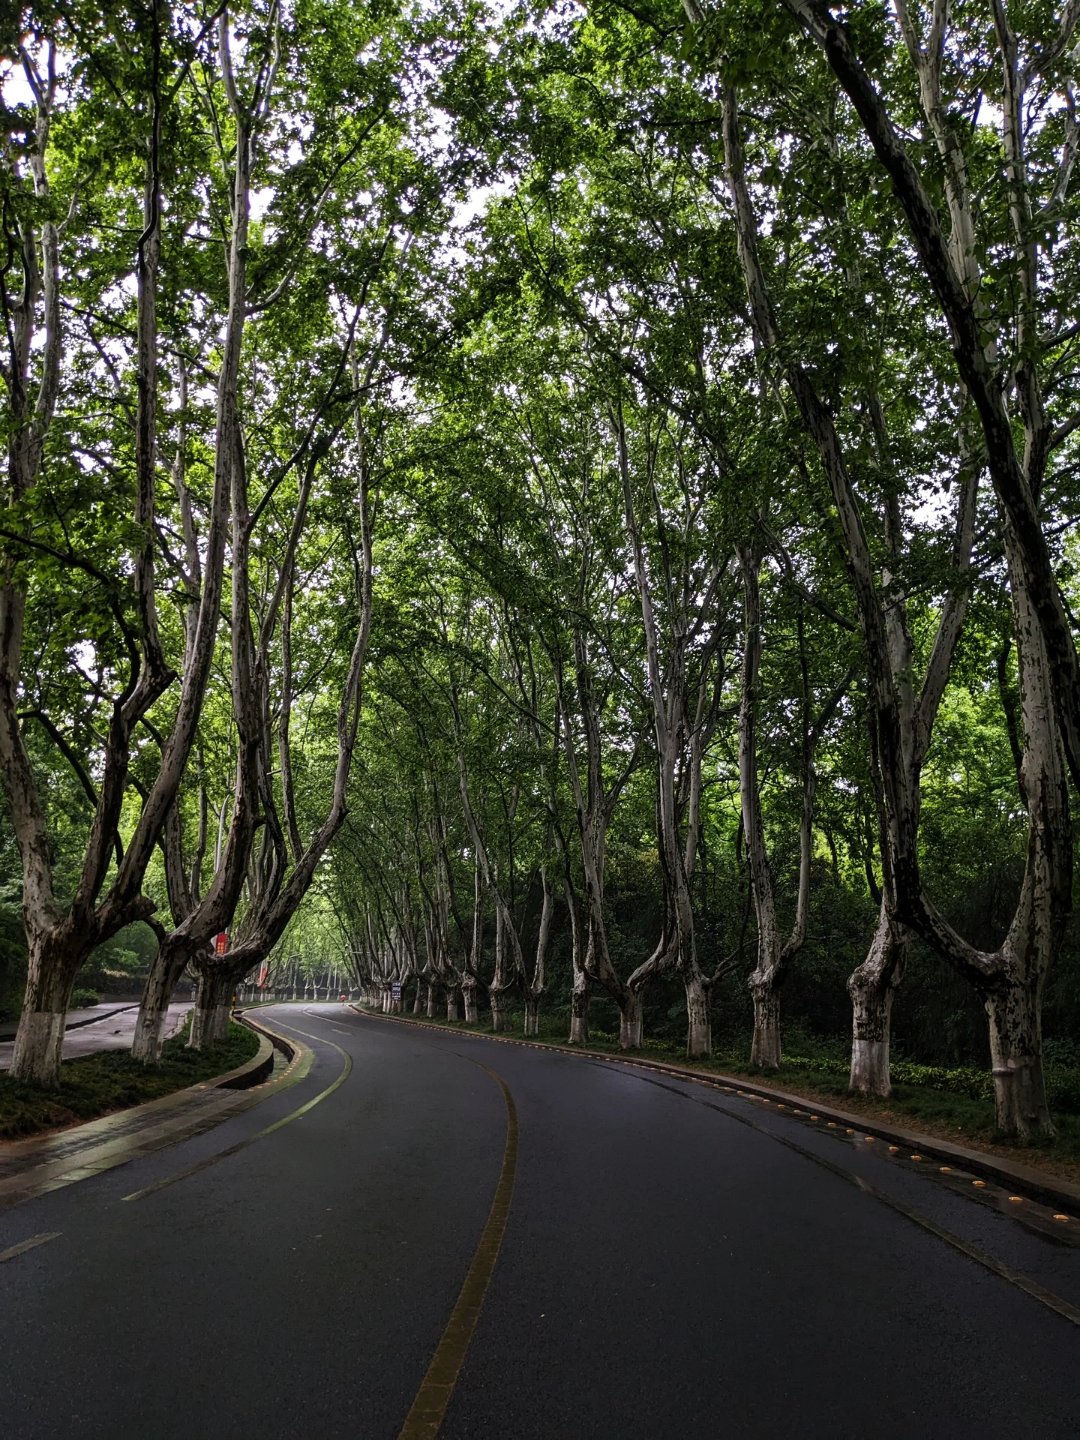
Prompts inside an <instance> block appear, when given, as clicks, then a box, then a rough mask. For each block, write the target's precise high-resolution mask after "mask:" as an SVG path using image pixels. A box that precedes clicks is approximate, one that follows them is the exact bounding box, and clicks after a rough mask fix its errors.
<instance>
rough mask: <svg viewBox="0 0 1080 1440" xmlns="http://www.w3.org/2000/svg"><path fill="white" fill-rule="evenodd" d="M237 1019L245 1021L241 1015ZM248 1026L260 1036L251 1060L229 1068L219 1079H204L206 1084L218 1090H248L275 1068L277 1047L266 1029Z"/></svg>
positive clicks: (241, 1021)
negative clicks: (232, 1068)
mask: <svg viewBox="0 0 1080 1440" xmlns="http://www.w3.org/2000/svg"><path fill="white" fill-rule="evenodd" d="M237 1020H238V1022H239V1023H240V1024H241V1025H243V1024H244V1023H245V1022H244V1021H243V1020H241V1019H240V1017H239V1016H237ZM247 1028H248V1029H249V1030H252V1031H254V1032H255V1034H257V1035H258V1037H259V1048H258V1050H256V1052H255V1054H254V1055H253V1056H252V1057H251V1059H250V1060H245V1061H244V1063H243V1065H237V1067H236V1069H235V1070H227V1071H226V1072H225V1074H224V1075H222V1076H220V1077H219V1078H218V1079H217V1080H204V1081H203V1084H204V1085H213V1086H214V1087H215V1088H216V1089H218V1090H246V1089H248V1087H249V1086H251V1085H257V1084H258V1083H259V1081H260V1080H265V1079H266V1077H267V1076H268V1075H269V1074H270V1072H271V1071H272V1070H273V1068H274V1051H275V1049H276V1048H277V1047H276V1046H275V1045H274V1043H273V1041H272V1040H271V1039H270V1036H269V1035H267V1034H266V1032H265V1031H261V1030H256V1029H255V1026H254V1025H248V1026H247Z"/></svg>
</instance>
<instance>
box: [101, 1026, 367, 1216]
mask: <svg viewBox="0 0 1080 1440" xmlns="http://www.w3.org/2000/svg"><path fill="white" fill-rule="evenodd" d="M274 1023H275V1024H276V1025H278V1026H279V1027H280V1029H282V1030H291V1031H293V1033H294V1034H296V1035H303V1036H304V1037H305V1038H306V1039H308V1040H316V1041H318V1042H319V1044H321V1045H329V1046H330V1049H331V1050H336V1051H337V1053H338V1054H339V1055H340V1056H341V1057H342V1059H343V1060H344V1061H345V1064H344V1065H343V1066H342V1069H341V1074H340V1075H339V1076H338V1077H337V1079H336V1080H333V1081H331V1083H330V1084H329V1085H328V1086H327V1087H326V1089H325V1090H320V1091H319V1093H318V1095H316V1096H314V1097H313V1098H312V1099H311V1100H308V1101H307V1102H306V1104H303V1105H301V1106H300V1107H299V1108H298V1109H296V1110H290V1111H289V1113H288V1115H283V1116H282V1118H281V1119H280V1120H275V1121H274V1123H273V1124H272V1125H267V1126H265V1128H264V1129H262V1130H258V1131H256V1133H255V1134H254V1135H249V1136H248V1137H247V1138H246V1139H245V1140H238V1141H237V1142H236V1144H235V1145H228V1146H226V1148H225V1149H224V1150H220V1151H218V1153H217V1154H216V1155H210V1156H208V1157H207V1158H206V1159H205V1160H200V1161H199V1162H198V1164H197V1165H189V1166H188V1168H187V1169H186V1170H179V1171H177V1173H176V1174H175V1175H169V1176H167V1177H166V1178H165V1179H164V1180H155V1182H154V1183H153V1185H146V1186H144V1187H143V1189H142V1190H133V1191H132V1192H131V1194H130V1195H122V1196H121V1197H120V1198H121V1200H142V1199H143V1198H144V1197H145V1196H147V1195H155V1194H156V1193H157V1192H158V1191H159V1190H165V1189H166V1188H167V1187H168V1186H170V1185H175V1184H176V1182H177V1181H178V1180H186V1179H187V1178H188V1177H189V1176H190V1175H197V1174H198V1173H199V1171H200V1170H208V1169H209V1168H210V1166H211V1165H216V1164H217V1162H218V1161H219V1160H224V1159H225V1158H226V1157H227V1156H229V1155H236V1154H238V1153H239V1152H240V1151H241V1150H246V1149H247V1147H248V1146H249V1145H254V1144H255V1142H256V1140H264V1139H265V1138H266V1136H267V1135H272V1134H273V1133H274V1131H275V1130H280V1129H281V1128H282V1126H284V1125H291V1124H292V1122H293V1121H294V1120H299V1119H300V1117H301V1115H306V1114H307V1113H308V1111H309V1110H313V1109H314V1108H315V1106H316V1105H318V1104H319V1103H320V1101H322V1100H326V1099H328V1098H329V1097H330V1096H331V1095H333V1093H334V1091H335V1090H337V1089H338V1088H339V1087H340V1086H342V1085H344V1084H345V1081H346V1080H347V1079H348V1078H349V1073H350V1071H351V1070H352V1064H353V1062H352V1056H351V1055H349V1054H348V1053H347V1052H346V1051H344V1050H342V1048H341V1046H340V1045H335V1044H334V1042H333V1040H324V1039H323V1037H322V1036H321V1035H309V1034H308V1032H307V1031H306V1030H298V1029H297V1028H296V1026H294V1025H285V1024H284V1023H283V1022H282V1021H280V1020H277V1019H275V1022H274Z"/></svg>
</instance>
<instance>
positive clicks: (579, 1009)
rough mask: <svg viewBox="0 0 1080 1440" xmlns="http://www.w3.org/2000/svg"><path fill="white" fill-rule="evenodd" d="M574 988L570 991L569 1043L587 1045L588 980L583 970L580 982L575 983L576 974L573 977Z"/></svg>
mask: <svg viewBox="0 0 1080 1440" xmlns="http://www.w3.org/2000/svg"><path fill="white" fill-rule="evenodd" d="M574 980H575V983H574V988H573V990H572V991H571V992H570V1039H569V1043H570V1044H571V1045H587V1044H588V1043H589V982H588V980H587V979H586V977H585V972H584V971H582V972H581V980H582V983H581V984H580V985H579V984H578V983H577V976H575V977H574Z"/></svg>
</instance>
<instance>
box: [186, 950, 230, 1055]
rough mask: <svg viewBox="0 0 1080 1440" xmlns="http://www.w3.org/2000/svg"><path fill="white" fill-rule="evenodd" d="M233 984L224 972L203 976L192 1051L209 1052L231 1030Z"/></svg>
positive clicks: (197, 996)
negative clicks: (230, 1012) (230, 1000)
mask: <svg viewBox="0 0 1080 1440" xmlns="http://www.w3.org/2000/svg"><path fill="white" fill-rule="evenodd" d="M232 985H233V982H232V980H231V978H230V977H229V975H228V974H227V973H226V972H225V971H222V970H218V969H214V968H211V969H208V970H206V971H204V972H203V973H202V974H201V975H200V976H199V985H198V990H197V991H196V994H195V1010H194V1013H193V1015H192V1017H191V1036H190V1038H189V1040H188V1049H189V1050H208V1049H209V1048H210V1046H211V1045H217V1044H218V1043H219V1042H220V1041H221V1040H224V1039H225V1036H226V1034H227V1033H228V1029H229V999H230V996H231V995H232Z"/></svg>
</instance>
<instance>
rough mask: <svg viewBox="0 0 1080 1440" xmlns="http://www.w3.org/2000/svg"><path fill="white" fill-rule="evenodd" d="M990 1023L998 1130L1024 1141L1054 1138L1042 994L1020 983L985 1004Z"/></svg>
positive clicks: (1002, 989) (1009, 985) (1004, 988)
mask: <svg viewBox="0 0 1080 1440" xmlns="http://www.w3.org/2000/svg"><path fill="white" fill-rule="evenodd" d="M983 1003H984V1005H985V1008H986V1017H987V1020H988V1021H989V1025H990V1062H991V1066H992V1069H993V1076H994V1114H995V1120H996V1123H997V1128H998V1129H999V1130H1001V1131H1002V1132H1003V1133H1005V1134H1006V1135H1010V1136H1016V1137H1017V1138H1018V1139H1021V1140H1031V1139H1047V1138H1049V1137H1051V1136H1052V1135H1053V1134H1054V1126H1053V1123H1052V1122H1051V1119H1050V1111H1049V1109H1048V1107H1047V1103H1046V1077H1045V1074H1044V1071H1043V1059H1042V1024H1041V1016H1040V1010H1041V1006H1040V1003H1039V996H1038V995H1037V994H1035V993H1032V989H1031V987H1028V986H1025V985H1023V984H1021V983H1020V982H1018V981H1015V980H1013V981H1012V982H1011V983H1007V984H1003V985H1002V986H1001V987H1000V988H999V989H997V990H995V991H994V992H992V993H991V994H990V995H988V996H987V997H986V999H985V1000H984V1002H983Z"/></svg>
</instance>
